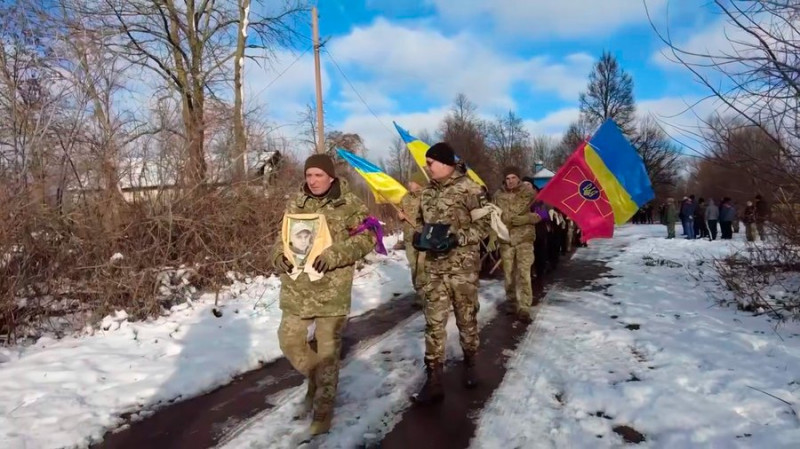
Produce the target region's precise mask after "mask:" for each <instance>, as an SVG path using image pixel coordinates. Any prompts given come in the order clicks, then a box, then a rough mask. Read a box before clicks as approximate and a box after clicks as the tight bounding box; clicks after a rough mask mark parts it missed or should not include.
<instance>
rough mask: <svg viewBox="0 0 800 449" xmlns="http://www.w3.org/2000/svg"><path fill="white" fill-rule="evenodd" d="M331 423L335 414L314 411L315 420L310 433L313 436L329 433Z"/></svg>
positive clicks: (312, 422)
mask: <svg viewBox="0 0 800 449" xmlns="http://www.w3.org/2000/svg"><path fill="white" fill-rule="evenodd" d="M331 421H333V413H329V412H318V411H316V410H315V411H314V418H313V420H312V421H311V426H310V427H309V429H308V431H309V433H310V434H311V436H312V437H313V436H316V435H320V434H323V433H328V431H329V430H331Z"/></svg>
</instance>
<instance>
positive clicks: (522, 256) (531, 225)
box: [493, 187, 541, 312]
mask: <svg viewBox="0 0 800 449" xmlns="http://www.w3.org/2000/svg"><path fill="white" fill-rule="evenodd" d="M534 195H535V194H534V192H532V191H529V190H526V189H522V188H520V187H517V188H515V189H511V190H508V189H501V190H499V191H497V193H495V194H494V196H493V198H494V203H495V204H496V205H497V207H499V208H500V209H501V210H502V211H503V215H502V217H503V222H504V223H506V225H507V226H508V231H509V235H510V236H511V241H510V242H509V243H501V244H500V258H501V260H502V261H503V275H504V278H505V287H506V299H507V300H508V301H509V302H510V303H511V304H512V305H513V306H514V307H515V308H516V309H517V311H522V312H526V311H528V310H529V309H530V307H531V302H532V301H533V289H532V287H531V266H532V265H533V261H534V256H533V243H534V241H535V240H536V223H539V222H540V221H541V217H540V216H539V215H538V214H536V213H533V212H531V204H532V203H533V200H534Z"/></svg>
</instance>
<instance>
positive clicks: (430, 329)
mask: <svg viewBox="0 0 800 449" xmlns="http://www.w3.org/2000/svg"><path fill="white" fill-rule="evenodd" d="M424 290H425V305H424V307H423V310H424V312H425V365H426V366H434V365H435V364H437V363H441V364H443V363H444V362H445V343H446V342H447V331H446V328H447V319H448V317H449V315H450V305H451V304H452V306H453V311H454V312H455V316H456V324H457V325H458V331H459V334H460V341H461V349H462V350H463V351H464V354H468V355H474V354H475V353H476V352H477V351H478V345H479V338H478V321H477V315H478V310H480V304H479V303H478V273H477V272H476V273H454V274H440V273H431V274H430V281H429V282H428V284H426V285H425V286H424Z"/></svg>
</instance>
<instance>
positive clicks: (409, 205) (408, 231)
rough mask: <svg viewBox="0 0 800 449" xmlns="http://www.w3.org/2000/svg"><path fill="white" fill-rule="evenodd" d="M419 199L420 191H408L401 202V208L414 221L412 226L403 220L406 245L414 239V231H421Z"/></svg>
mask: <svg viewBox="0 0 800 449" xmlns="http://www.w3.org/2000/svg"><path fill="white" fill-rule="evenodd" d="M419 201H420V194H419V193H413V192H408V194H406V196H404V197H403V200H402V201H401V202H400V210H402V211H403V213H404V214H406V217H408V219H409V220H410V221H411V222H413V223H414V225H413V226H412V225H411V224H409V223H408V222H407V221H403V242H404V243H405V244H406V246H408V245H410V244H411V241H412V240H413V239H414V232H415V231H419V230H420V228H421V226H420V223H419Z"/></svg>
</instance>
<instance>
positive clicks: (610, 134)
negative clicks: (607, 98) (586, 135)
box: [538, 119, 655, 240]
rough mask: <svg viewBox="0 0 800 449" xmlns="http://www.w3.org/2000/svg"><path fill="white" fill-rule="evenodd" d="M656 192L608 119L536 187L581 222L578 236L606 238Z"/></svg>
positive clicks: (641, 163)
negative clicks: (543, 185)
mask: <svg viewBox="0 0 800 449" xmlns="http://www.w3.org/2000/svg"><path fill="white" fill-rule="evenodd" d="M654 197H655V194H654V192H653V187H652V186H651V184H650V178H649V177H648V175H647V170H646V168H645V166H644V161H643V160H642V158H641V157H640V156H639V154H638V153H637V152H636V150H635V149H634V148H633V145H631V143H630V142H629V141H628V139H627V138H625V136H624V135H623V134H622V131H620V129H619V127H618V126H617V124H616V123H614V121H613V120H611V119H609V120H607V121H606V122H605V123H603V125H602V126H601V127H600V128H599V129H598V130H597V132H596V133H595V134H594V136H592V138H591V139H589V141H587V142H582V143H581V144H580V145H578V148H577V149H576V150H575V152H574V153H572V155H571V156H570V157H569V159H567V161H566V162H565V163H564V165H562V166H561V168H560V169H559V170H558V173H556V176H554V177H553V179H551V180H550V181H548V183H547V185H546V186H545V187H544V189H542V191H541V192H539V195H538V198H539V199H541V200H542V201H544V202H546V203H548V204H550V205H552V206H555V207H557V208H559V209H560V210H561V211H563V212H564V213H566V214H567V216H569V217H570V218H572V219H573V220H574V221H575V223H577V224H578V226H580V227H581V231H582V235H583V239H584V240H587V239H590V238H606V237H611V236H613V234H614V224H615V223H616V224H623V223H626V222H627V221H628V220H630V218H631V217H632V216H633V215H634V214H635V213H636V211H637V210H639V208H640V207H641V206H643V205H644V204H645V203H647V202H648V201H650V200H651V199H653V198H654Z"/></svg>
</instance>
